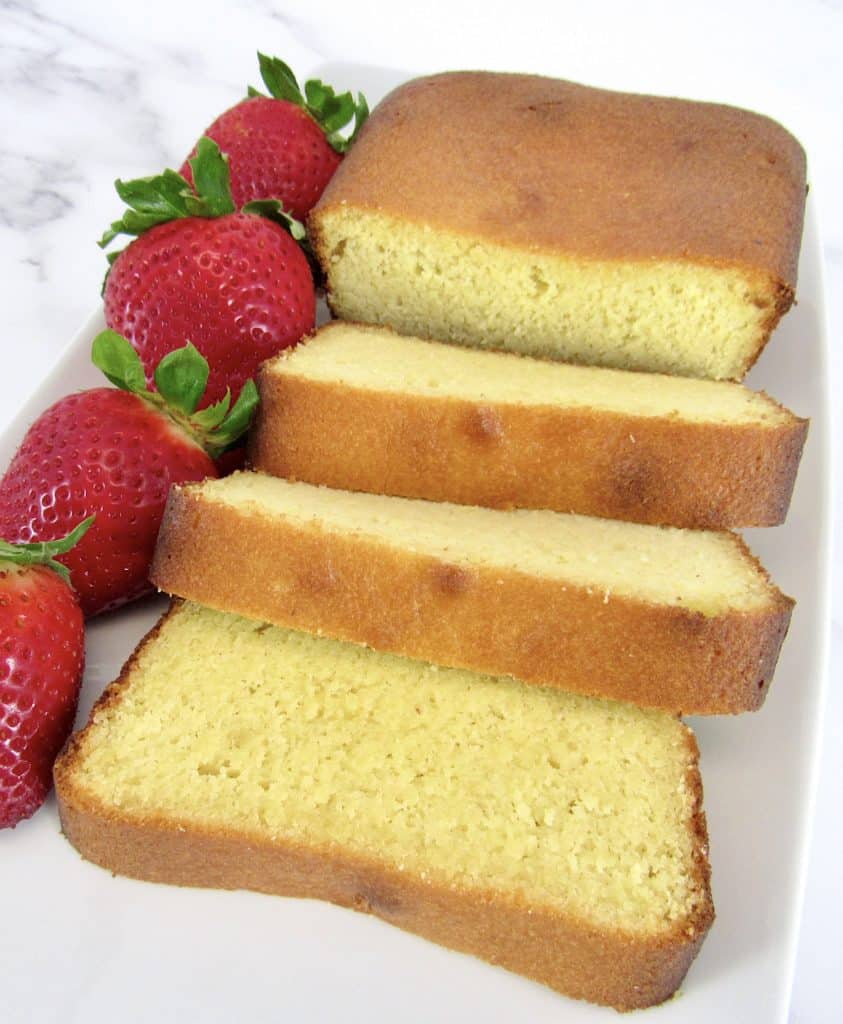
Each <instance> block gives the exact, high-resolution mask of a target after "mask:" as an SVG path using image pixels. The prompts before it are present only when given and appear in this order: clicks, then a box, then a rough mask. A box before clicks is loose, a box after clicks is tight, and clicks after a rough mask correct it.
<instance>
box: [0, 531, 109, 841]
mask: <svg viewBox="0 0 843 1024" xmlns="http://www.w3.org/2000/svg"><path fill="white" fill-rule="evenodd" d="M90 525H91V520H90V519H86V520H85V521H84V522H82V523H80V524H79V525H78V526H77V527H76V529H75V530H74V531H73V532H72V533H71V534H69V535H68V536H67V537H65V538H63V539H62V540H59V541H54V542H53V543H51V544H24V545H20V546H16V545H14V544H9V543H7V542H6V541H2V540H0V828H10V827H11V828H14V826H15V825H17V823H18V822H19V821H22V820H23V819H24V818H28V817H30V815H32V814H34V813H35V811H37V810H38V808H39V807H40V806H41V804H42V803H43V802H44V798H45V797H46V796H47V793H48V792H49V790H50V786H51V785H52V771H53V761H54V760H55V758H56V755H57V754H58V752H59V750H60V749H61V747H62V744H63V743H64V741H65V740H66V739H67V737H68V735H69V734H70V730H71V729H72V728H73V719H74V717H75V715H76V703H77V701H78V699H79V687H80V684H81V682H82V669H83V667H84V662H85V642H84V639H85V638H84V622H83V619H82V611H81V609H80V608H79V602H78V601H77V599H76V595H75V594H74V592H73V589H72V588H71V587H70V586H69V585H68V582H67V578H68V574H67V569H66V568H65V567H64V566H63V565H61V564H60V563H58V562H57V561H55V557H56V555H61V554H65V553H66V552H68V551H69V550H70V549H71V548H72V547H73V545H74V544H75V543H76V542H77V541H78V540H79V539H80V538H81V537H82V535H83V534H84V533H85V531H86V530H87V529H88V527H89V526H90Z"/></svg>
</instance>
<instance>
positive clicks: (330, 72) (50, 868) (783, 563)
mask: <svg viewBox="0 0 843 1024" xmlns="http://www.w3.org/2000/svg"><path fill="white" fill-rule="evenodd" d="M315 73H316V74H319V75H321V76H322V77H324V78H325V79H326V80H328V81H346V82H354V83H356V87H358V88H360V89H361V90H363V91H364V92H366V94H367V96H369V98H370V99H377V98H379V96H380V95H382V94H383V93H384V92H385V91H386V89H387V88H388V87H390V86H391V85H393V84H395V83H396V82H397V81H399V80H400V79H401V78H403V77H405V75H401V74H398V73H395V72H391V71H385V70H381V69H374V68H366V67H358V66H351V65H342V66H340V65H336V66H331V67H327V66H326V67H322V68H318V69H316V72H315ZM798 294H799V303H798V305H797V306H796V307H795V308H794V309H793V310H792V311H791V312H790V313H789V314H788V316H787V317H786V318H785V320H784V321H783V323H782V325H781V327H780V328H779V329H778V331H777V332H776V333H775V335H774V336H773V339H772V341H771V343H770V345H769V347H768V349H767V351H765V353H764V354H763V356H762V358H761V360H760V362H759V364H758V366H757V367H756V368H755V369H754V370H753V372H752V374H751V376H750V378H749V381H748V383H750V384H751V385H752V386H753V387H757V388H763V389H765V390H767V391H768V392H770V393H771V394H772V395H774V396H775V397H776V398H778V399H779V400H781V401H782V402H784V403H785V404H786V405H788V406H790V407H791V408H792V409H794V410H795V411H796V412H797V413H799V414H800V415H803V416H810V417H811V430H810V436H809V439H808V444H807V448H806V451H805V455H804V458H803V461H802V466H801V469H800V472H799V478H798V481H797V486H796V491H795V495H794V500H793V505H792V507H791V510H790V515H789V517H788V521H787V523H786V524H785V525H784V526H782V527H778V528H776V529H773V530H766V531H763V530H752V531H747V535H748V541H749V543H750V546H751V547H752V548H753V550H754V551H755V552H756V553H757V554H758V555H759V556H760V558H761V559H762V561H763V562H764V564H765V565H766V566H767V567H768V568H769V570H770V572H771V573H772V575H773V578H774V579H775V580H776V581H777V582H778V583H779V585H780V586H781V587H782V589H783V590H785V591H786V592H787V593H789V594H791V595H792V596H793V597H795V598H796V600H797V605H796V609H795V613H794V617H793V622H792V625H791V629H790V634H789V636H788V638H787V640H786V642H785V645H784V649H783V651H782V656H781V660H780V662H779V666H778V670H777V672H776V676H775V681H774V683H773V685H772V688H771V691H770V694H769V697H768V699H767V702H766V705H765V707H764V708H763V710H762V711H761V712H759V713H757V714H754V715H744V716H741V717H738V718H731V719H726V718H719V719H699V718H698V719H695V720H693V722H692V725H693V726H694V728H695V729H696V731H697V735H698V738H699V743H700V748H701V753H702V774H703V781H704V786H705V806H706V811H707V815H708V823H709V832H710V842H711V861H712V869H713V889H714V900H715V906H716V909H717V921H716V922H715V925H714V927H713V929H712V931H711V933H710V935H709V937H708V939H707V941H706V943H705V945H704V947H703V950H702V952H701V954H700V956H699V958H698V959H697V961H696V963H695V964H694V965H693V966H692V968H691V971H690V973H689V975H688V978H687V979H686V981H685V984H684V985H683V988H682V991H681V993H680V995H679V996H678V997H677V998H675V999H673V1000H671V1001H670V1002H669V1003H667V1004H665V1005H664V1006H661V1007H658V1008H654V1009H652V1010H648V1011H646V1012H647V1019H651V1020H653V1021H654V1022H656V1021H658V1024H680V1022H681V1024H710V1022H711V1021H714V1020H718V1019H722V1020H734V1021H741V1022H742V1024H750V1022H759V1024H760V1022H763V1024H771V1022H784V1021H785V1020H786V1016H787V1006H788V1000H789V993H790V985H791V977H792V971H793V963H794V956H795V949H796V941H797V934H798V921H799V911H800V905H801V900H802V892H803V887H804V871H805V865H806V854H807V843H808V837H809V832H810V821H811V813H812V806H813V795H814V789H815V781H816V769H817V759H818V739H819V731H820V722H821V715H822V707H823V690H824V685H825V674H826V664H827V642H828V630H827V621H828V569H829V521H830V498H829V419H828V417H829V398H828V385H827V365H826V355H827V339H826V334H825V314H824V298H823V285H822V263H821V254H820V243H819V232H818V225H817V223H816V218H815V215H814V212H813V210H812V208H811V204H810V202H809V211H808V220H807V224H806V232H805V239H804V244H803V249H802V258H801V265H800V275H799V290H798ZM101 326H102V319H101V313H100V312H97V313H96V314H95V315H94V316H93V317H92V318H91V319H90V321H89V322H88V323H87V324H86V325H85V327H84V328H83V329H82V331H81V332H80V333H79V334H78V335H77V337H76V338H75V339H74V340H73V342H72V343H71V344H70V346H69V347H68V348H67V349H66V351H65V352H64V354H63V355H62V356H61V358H60V359H59V360H58V361H57V362H56V365H55V367H54V369H53V371H52V372H51V373H50V375H49V376H48V377H47V378H46V379H45V380H44V381H42V382H41V384H40V385H38V386H37V388H36V389H35V390H34V392H33V394H32V396H31V397H30V398H29V400H28V401H27V403H26V404H25V405H24V407H23V408H22V409H21V411H20V413H19V414H18V416H17V417H16V419H15V420H14V421H13V422H12V423H11V425H10V426H9V428H8V429H7V430H6V431H5V433H4V434H3V435H2V437H0V467H5V465H6V464H7V462H8V460H9V459H10V457H11V455H12V453H13V451H14V449H15V447H16V445H17V443H18V442H19V440H20V438H21V437H22V436H23V433H24V431H25V429H26V427H27V426H28V424H29V423H30V422H31V421H32V420H33V419H34V418H35V417H36V416H37V415H38V413H39V412H40V411H41V410H43V409H44V408H45V407H46V406H47V405H48V404H49V403H50V402H52V401H54V400H56V399H58V398H59V397H61V396H62V395H64V394H67V393H68V392H70V391H73V390H75V389H78V388H85V387H91V386H96V385H99V384H100V383H102V381H101V380H100V379H98V374H97V372H96V371H95V370H94V369H93V368H92V367H91V365H90V363H89V351H90V343H91V339H92V338H93V336H94V334H95V333H96V331H97V330H98V329H99V328H100V327H101ZM244 571H246V569H245V567H244ZM163 606H164V601H163V599H162V598H154V599H151V600H149V601H146V602H143V603H141V604H139V605H137V606H135V607H133V608H131V609H128V610H125V611H123V612H119V613H115V614H112V615H111V616H107V617H104V618H102V619H101V620H97V621H94V622H93V623H92V624H91V625H90V628H89V630H88V639H87V669H86V673H85V682H84V688H83V694H82V700H81V704H80V709H79V722H80V723H81V722H83V721H84V720H85V719H86V717H87V714H88V712H89V710H90V707H91V705H92V704H93V702H94V700H95V699H96V698H97V696H98V695H99V694H100V693H101V692H102V690H103V688H104V687H105V685H106V684H107V683H108V682H109V681H110V680H112V679H113V678H114V677H115V676H116V675H117V673H118V672H119V669H120V667H121V665H122V663H123V662H124V661H125V659H126V658H127V657H128V655H129V654H130V652H131V650H132V649H133V647H134V645H135V643H136V642H137V640H138V639H139V638H140V637H141V636H142V635H143V634H144V633H145V632H146V630H147V629H148V628H149V627H150V626H151V624H152V623H153V622H154V621H155V619H156V617H157V615H158V613H159V612H160V611H161V609H162V608H163ZM0 878H2V881H3V887H4V892H3V899H4V903H3V916H2V921H3V924H2V927H0V963H2V964H3V971H2V995H0V1017H2V1019H3V1020H4V1021H5V1022H6V1024H23V1022H29V1021H38V1022H39V1024H48V1022H53V1021H55V1022H59V1021H60V1022H62V1024H77V1022H78V1024H95V1022H106V1021H109V1022H110V1021H112V1020H115V1019H116V1020H120V1021H121V1022H124V1024H130V1022H135V1021H152V1020H155V1021H156V1022H158V1024H164V1022H176V1021H179V1022H181V1021H192V1020H202V1021H203V1024H212V1022H223V1021H225V1022H228V1021H233V1020H243V1021H249V1022H251V1024H258V1022H263V1021H317V1020H318V1021H340V1020H341V1021H344V1022H349V1021H358V1020H360V1021H366V1022H367V1024H376V1022H379V1021H389V1022H393V1021H395V1020H401V1021H402V1022H405V1024H410V1022H429V1021H438V1022H451V1021H453V1022H464V1021H473V1020H482V1021H484V1022H486V1024H494V1022H510V1021H515V1020H529V1021H531V1022H532V1024H540V1022H542V1021H548V1022H551V1021H553V1022H558V1021H560V1020H564V1021H565V1022H566V1024H580V1022H581V1024H586V1022H599V1021H612V1020H615V1019H616V1016H615V1013H614V1011H612V1010H607V1009H602V1008H599V1007H593V1006H589V1005H586V1004H583V1003H577V1002H573V1001H571V1000H569V999H566V998H565V997H564V996H560V995H557V994H556V993H554V992H551V991H550V990H548V989H545V988H543V987H542V986H540V985H537V984H534V983H532V982H530V981H526V980H525V979H523V978H520V977H517V976H515V975H513V974H510V973H508V972H506V971H504V970H501V969H498V968H494V967H491V966H489V965H487V964H484V963H481V962H480V961H478V960H475V959H473V958H472V957H468V956H464V955H461V954H457V953H453V952H450V951H448V950H445V949H441V948H439V947H437V946H435V945H432V944H430V943H427V942H425V941H423V940H422V939H419V938H416V937H415V936H412V935H408V934H405V933H403V932H401V931H398V930H397V929H394V928H392V927H390V926H388V925H386V924H383V923H382V922H380V921H377V920H375V919H373V918H370V917H366V916H364V915H361V914H355V913H353V912H351V911H347V910H341V909H338V908H335V907H332V906H329V905H325V904H321V903H317V902H313V901H306V900H292V899H281V898H276V897H269V896H261V895H257V894H254V893H249V892H214V891H203V890H198V889H196V890H192V889H178V888H173V887H167V886H161V885H151V884H145V883H141V882H135V881H131V880H128V879H124V878H114V877H112V876H111V875H110V874H108V873H107V872H105V871H103V870H101V869H100V868H97V867H95V866H93V865H91V864H89V863H87V862H85V861H83V860H81V859H80V857H79V856H78V854H77V853H76V852H75V850H73V848H72V847H71V846H70V845H69V844H68V843H67V842H66V841H65V840H64V838H63V837H62V835H61V832H60V828H59V822H58V817H57V814H56V808H55V802H54V800H53V799H52V798H50V800H49V801H48V803H47V805H46V806H45V807H44V808H43V809H42V810H41V811H40V812H39V813H38V814H37V815H36V816H35V817H34V818H33V819H32V820H31V821H29V822H26V823H23V824H22V825H20V826H19V827H18V828H17V829H15V830H14V831H8V832H5V833H3V834H0Z"/></svg>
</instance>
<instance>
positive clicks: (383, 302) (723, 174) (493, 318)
mask: <svg viewBox="0 0 843 1024" xmlns="http://www.w3.org/2000/svg"><path fill="white" fill-rule="evenodd" d="M804 207H805V154H804V152H803V150H802V148H801V146H800V145H799V143H798V142H797V141H796V139H794V138H793V136H792V135H790V134H789V133H788V132H787V131H785V129H784V128H782V127H781V126H780V125H778V124H776V123H775V122H774V121H771V120H770V119H768V118H766V117H762V116H760V115H758V114H754V113H750V112H749V111H745V110H738V109H736V108H734V107H728V106H722V105H719V104H713V103H696V102H690V101H687V100H677V99H663V98H658V97H653V96H639V95H629V94H625V93H619V92H608V91H606V90H603V89H592V88H588V87H586V86H582V85H576V84H574V83H572V82H564V81H557V80H554V79H550V78H541V77H538V76H535V75H510V74H497V73H488V72H457V73H448V74H441V75H434V76H432V77H428V78H419V79H416V80H414V81H411V82H408V83H407V84H405V85H403V86H401V87H400V88H399V89H397V90H395V91H394V92H393V93H392V94H390V95H389V96H388V97H387V98H386V99H385V100H384V101H383V102H382V103H381V104H380V105H379V106H378V107H377V108H376V110H375V111H374V112H373V114H372V116H371V118H370V119H369V121H368V122H367V124H366V125H365V127H364V129H363V131H362V132H361V134H360V137H359V138H358V140H357V141H356V142H355V144H354V147H353V148H352V149H351V151H350V152H349V154H348V156H347V157H346V159H345V160H344V161H343V162H342V164H341V165H340V167H339V169H338V170H337V173H336V174H335V175H334V177H333V179H332V180H331V182H330V184H329V185H328V188H327V189H326V190H325V193H324V194H323V196H322V198H321V199H320V201H319V203H318V204H317V206H316V208H315V209H314V211H313V213H312V214H311V218H310V225H309V226H310V232H311V236H312V238H313V241H314V246H315V249H316V252H317V254H318V258H319V261H320V263H321V264H322V267H323V269H324V271H325V273H326V275H327V282H328V292H329V301H330V304H331V306H332V308H333V309H334V311H335V312H336V313H337V315H338V316H340V317H342V318H343V319H346V320H358V321H365V322H367V323H384V324H390V325H392V326H393V327H395V328H396V329H397V330H399V331H401V332H402V333H404V334H414V335H419V336H422V337H432V338H438V339H441V340H443V341H452V342H457V343H460V344H465V345H473V346H488V347H491V348H503V349H509V350H512V351H515V352H522V353H526V354H528V355H534V356H544V357H547V358H552V359H563V360H566V361H568V362H579V363H588V364H597V365H601V366H614V367H620V368H624V369H631V370H650V371H656V372H659V373H672V374H683V375H686V376H692V377H711V378H717V379H724V378H728V379H740V378H741V377H743V375H744V374H745V373H746V371H747V370H748V369H749V367H750V366H751V365H752V363H753V362H754V361H755V359H756V358H757V356H758V354H759V352H760V351H761V349H762V348H763V346H764V344H765V342H766V341H767V339H768V337H769V335H770V332H771V331H772V330H773V328H774V327H775V325H776V323H777V322H778V320H779V319H780V317H781V316H782V314H783V313H785V312H786V311H787V309H788V308H789V306H790V305H791V302H792V301H793V294H794V288H795V285H796V271H797V260H798V254H799V246H800V241H801V233H802V221H803V215H804Z"/></svg>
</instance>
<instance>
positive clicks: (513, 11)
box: [0, 0, 843, 1024]
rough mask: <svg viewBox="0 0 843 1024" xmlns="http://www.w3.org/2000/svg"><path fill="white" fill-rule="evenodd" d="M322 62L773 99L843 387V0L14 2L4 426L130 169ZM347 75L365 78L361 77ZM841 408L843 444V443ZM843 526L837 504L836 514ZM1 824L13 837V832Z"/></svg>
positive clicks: (0, 22) (832, 997) (834, 943)
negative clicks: (808, 202)
mask: <svg viewBox="0 0 843 1024" xmlns="http://www.w3.org/2000/svg"><path fill="white" fill-rule="evenodd" d="M257 48H261V49H263V50H265V51H267V52H269V53H277V54H279V55H283V56H284V57H285V58H286V59H287V60H288V61H289V62H290V63H291V64H292V65H293V67H295V68H296V69H298V70H300V71H301V72H306V71H309V70H310V69H312V68H315V67H316V66H318V65H319V64H320V63H323V62H330V63H336V62H338V61H339V62H343V61H344V62H351V63H367V64H374V65H381V66H384V67H387V68H388V67H393V68H406V69H418V70H419V71H427V70H441V69H445V68H452V67H487V68H499V69H511V70H535V71H540V72H545V73H549V74H555V75H558V76H560V77H566V78H572V79H575V80H580V81H583V82H588V83H591V84H595V85H604V86H608V87H616V88H623V89H628V90H634V91H640V92H648V91H652V92H656V93H672V94H675V95H684V96H692V97H695V98H701V99H711V100H721V101H725V102H730V103H735V104H738V105H742V106H747V107H750V108H755V109H757V110H760V111H763V112H765V113H768V114H770V115H772V116H774V117H776V118H777V119H778V120H780V121H782V122H783V123H784V124H786V125H787V126H788V127H789V128H790V129H791V130H792V131H794V133H795V134H797V135H798V136H799V137H800V138H801V140H802V142H803V143H804V145H805V147H806V149H807V151H808V154H809V163H810V179H811V187H812V190H813V196H814V197H815V199H816V202H817V204H818V207H819V210H820V222H821V228H822V232H823V240H824V254H825V261H826V262H825V268H826V285H827V295H828V307H829V319H830V337H831V340H832V349H831V353H830V367H831V373H832V378H833V379H832V394H833V395H836V394H838V393H839V389H840V387H841V385H843V372H842V371H841V357H840V354H839V348H838V346H837V345H836V338H837V336H838V334H839V332H840V331H841V329H843V198H841V189H840V181H841V180H843V146H841V136H840V122H841V116H843V71H841V59H840V56H841V52H843V4H841V3H840V0H812V2H802V3H799V4H793V3H788V4H786V3H782V2H780V0H766V2H763V3H762V2H758V0H752V2H743V3H736V2H734V0H731V2H724V0H717V2H709V3H700V4H677V3H665V2H647V0H642V2H639V3H637V4H635V5H631V4H622V3H614V4H613V3H604V4H594V5H591V6H590V7H589V9H588V10H585V9H584V5H581V4H579V3H572V2H568V3H557V4H554V5H552V8H551V5H545V4H539V3H531V2H524V0H522V2H519V3H518V4H511V3H509V4H501V3H494V2H486V3H484V4H482V5H477V4H475V3H464V2H460V0H450V2H448V3H427V4H424V5H414V6H413V7H412V8H410V5H407V10H406V11H404V10H402V9H401V7H400V6H399V5H396V4H378V3H374V2H371V0H360V2H357V3H354V4H345V5H339V4H334V3H329V2H325V0H322V2H320V0H311V2H309V3H286V4H283V5H282V4H280V3H279V4H275V3H272V2H271V0H240V2H236V3H223V2H220V0H203V2H202V3H199V2H197V0H193V2H186V3H178V2H169V3H164V2H162V0H148V2H146V3H144V4H131V5H129V4H126V5H123V4H117V3H114V2H111V3H106V2H103V0H75V2H70V3H63V2H59V0H44V2H25V0H3V2H2V3H0V83H2V103H0V138H2V143H0V239H2V245H0V281H2V298H3V301H2V303H0V328H2V334H0V337H2V371H0V429H2V427H3V426H4V424H5V423H6V422H7V420H8V419H10V418H11V415H12V414H13V413H14V412H15V410H16V407H17V406H18V405H19V404H20V403H21V402H22V401H23V399H24V398H25V397H26V396H27V395H28V394H29V393H30V392H31V391H32V390H33V389H34V388H35V386H36V385H37V382H38V381H39V379H40V378H41V377H42V376H43V374H44V373H45V372H46V370H47V369H48V368H49V367H50V365H51V362H52V361H53V360H54V358H55V356H56V354H57V353H58V352H59V351H60V349H61V348H62V347H63V346H64V345H65V344H66V343H67V342H68V341H69V339H70V338H71V337H72V335H73V333H74V331H75V330H76V328H77V327H78V326H79V324H80V323H81V322H82V321H83V319H84V318H85V316H86V315H87V314H88V313H89V312H90V311H91V310H92V308H93V307H94V306H95V305H96V304H97V301H98V295H99V285H100V281H101V278H102V274H103V270H104V260H103V257H102V254H101V253H100V251H99V250H98V249H97V247H96V245H95V244H94V242H95V239H96V238H97V237H98V235H99V233H100V231H101V230H102V228H103V227H104V225H105V224H106V223H107V222H108V221H109V220H110V219H111V218H112V215H113V214H114V213H115V212H116V210H117V209H118V205H119V204H118V201H117V197H116V195H115V194H114V192H113V190H112V182H113V180H114V179H115V178H116V177H118V176H120V177H124V178H126V177H134V176H137V175H141V174H146V173H151V172H153V171H155V170H157V169H159V168H161V167H162V166H163V165H165V164H167V163H169V164H171V165H172V164H173V163H175V164H176V166H177V165H178V162H180V160H181V158H182V156H183V154H184V153H185V152H186V150H187V149H188V148H189V146H190V144H191V143H192V142H193V141H194V138H195V137H196V135H197V134H198V132H199V131H200V130H201V128H202V127H204V126H205V125H206V124H207V123H208V122H209V121H210V120H212V118H213V117H214V116H215V115H216V114H217V113H218V112H220V111H221V110H222V109H224V108H225V107H227V106H229V105H231V104H232V103H233V102H235V100H236V99H237V97H238V96H239V95H240V94H241V90H242V88H243V85H244V83H246V82H249V81H252V82H256V80H257V77H258V76H257V75H256V68H255V61H254V51H255V49H257ZM337 84H347V85H348V86H349V87H354V82H353V80H349V81H348V82H347V83H341V82H338V83H337ZM840 441H841V433H840V420H839V416H838V420H837V424H836V442H837V443H836V451H837V458H836V461H837V464H838V465H839V462H840V456H839V453H840V451H841V445H840ZM835 518H836V526H837V528H838V529H837V533H838V535H839V527H840V524H841V516H840V511H839V504H838V507H837V509H836V513H835ZM841 568H843V551H841V549H840V545H839V544H838V554H837V556H836V558H835V570H836V571H835V573H834V581H833V600H834V606H833V607H834V611H833V623H832V663H831V680H830V682H831V685H830V687H829V695H828V714H827V716H826V724H825V736H824V749H823V757H822V762H821V777H820V784H819V791H818V797H817V816H816V824H815V830H814V841H813V846H812V852H811V858H810V865H809V875H808V886H807V892H806V901H805V910H804V916H803V924H802V931H801V936H800V943H799V954H798V960H797V966H796V977H795V983H794V990H793V1000H792V1007H791V1021H793V1022H798V1024H823V1022H831V1021H839V1020H841V1019H843V997H841V994H840V993H841V988H840V976H841V973H843V940H841V929H840V923H839V922H840V920H841V917H843V887H841V884H840V871H839V864H840V862H841V859H843V827H841V814H840V811H841V801H840V788H841V781H843V753H841V752H843V728H841V721H843V693H841V688H840V686H839V678H838V677H839V675H840V668H841V665H843V603H842V601H843V584H842V583H841V580H843V572H841ZM1 841H2V837H0V842H1Z"/></svg>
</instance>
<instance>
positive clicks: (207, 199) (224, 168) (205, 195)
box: [185, 135, 236, 217]
mask: <svg viewBox="0 0 843 1024" xmlns="http://www.w3.org/2000/svg"><path fill="white" fill-rule="evenodd" d="M189 163H190V170H191V171H192V172H193V186H194V188H195V190H196V197H194V196H193V195H186V196H185V200H186V202H187V206H188V209H190V210H191V213H193V214H194V216H197V217H222V216H223V215H224V214H226V213H234V211H235V209H236V207H235V206H234V200H233V199H232V198H231V174H230V172H229V169H228V156H227V155H226V154H225V153H221V152H220V147H219V146H218V145H217V144H216V142H214V140H213V139H209V138H208V137H207V136H204V135H203V136H202V138H201V139H200V140H199V142H198V144H197V146H196V156H194V157H193V158H192V159H191V160H190V161H189Z"/></svg>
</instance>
